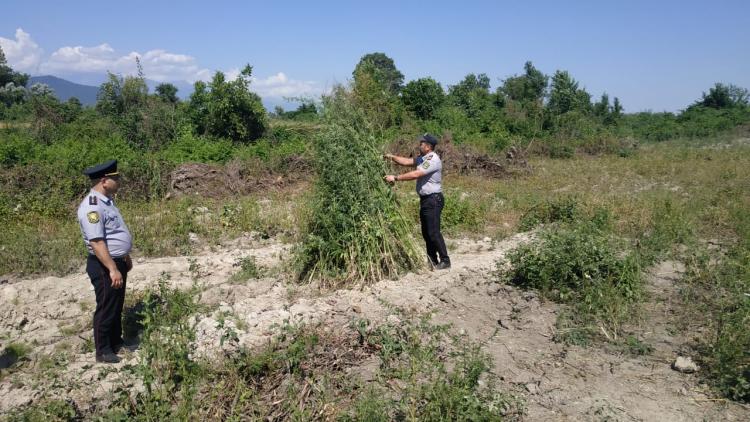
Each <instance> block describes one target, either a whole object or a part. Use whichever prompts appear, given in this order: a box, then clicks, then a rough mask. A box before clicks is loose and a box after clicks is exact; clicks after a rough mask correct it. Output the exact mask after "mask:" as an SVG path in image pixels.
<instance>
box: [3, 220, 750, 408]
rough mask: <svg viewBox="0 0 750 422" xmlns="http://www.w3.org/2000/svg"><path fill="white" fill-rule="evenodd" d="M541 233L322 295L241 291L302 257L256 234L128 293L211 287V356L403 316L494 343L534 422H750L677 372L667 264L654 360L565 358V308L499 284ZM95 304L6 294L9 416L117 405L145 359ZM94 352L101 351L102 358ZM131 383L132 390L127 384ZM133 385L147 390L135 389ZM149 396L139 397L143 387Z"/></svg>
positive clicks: (147, 263)
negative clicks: (105, 348)
mask: <svg viewBox="0 0 750 422" xmlns="http://www.w3.org/2000/svg"><path fill="white" fill-rule="evenodd" d="M530 240H531V237H530V235H529V234H519V235H516V236H514V237H512V238H509V239H506V240H503V241H501V242H491V241H489V240H488V239H485V240H482V241H474V240H466V239H462V240H456V241H453V242H450V243H452V244H453V247H452V260H453V268H452V269H450V270H448V271H440V272H424V273H421V274H411V273H410V274H407V275H405V276H403V277H401V278H400V279H398V280H383V281H381V282H379V283H376V284H373V285H371V286H367V287H364V288H361V289H341V290H336V291H332V292H321V291H319V290H316V289H314V288H312V287H309V286H297V285H294V284H292V283H289V282H288V281H286V280H285V279H284V277H283V276H276V277H271V276H269V277H265V278H262V279H260V280H251V281H249V282H247V283H244V284H239V285H238V284H232V283H231V282H229V281H228V279H229V278H230V276H231V275H232V274H233V273H235V272H237V270H238V268H237V266H236V264H237V262H238V260H239V259H240V258H242V257H247V256H254V257H255V259H256V262H257V263H258V264H259V265H260V266H262V267H264V268H268V269H270V271H271V273H274V272H276V273H278V274H283V271H281V270H280V269H279V268H280V265H282V264H281V263H282V262H283V260H284V259H285V258H286V257H288V255H289V251H290V246H289V245H285V244H281V243H278V242H276V241H274V240H258V239H255V238H253V237H251V236H247V237H243V238H240V239H237V240H235V241H232V242H231V243H227V244H225V245H223V246H222V247H220V248H213V249H206V250H204V251H203V252H201V253H199V254H197V255H195V256H192V257H168V258H157V259H145V260H144V259H139V260H138V261H140V262H136V265H135V268H134V269H133V271H132V272H131V273H130V275H129V279H128V294H129V295H134V296H135V295H137V294H138V293H137V292H139V291H143V290H144V289H146V288H148V287H152V286H153V285H154V284H155V283H156V282H157V280H158V279H159V278H160V277H163V275H162V274H166V275H168V277H169V282H170V283H174V284H175V285H177V286H185V287H187V286H189V285H191V284H192V283H193V281H194V280H198V281H199V282H200V283H201V284H203V285H204V286H205V291H204V292H203V293H202V296H201V301H203V302H205V303H207V304H211V305H215V309H216V310H215V311H214V312H213V313H212V314H211V315H210V316H206V317H203V318H202V319H201V320H200V321H199V322H198V324H197V338H198V340H197V349H196V352H197V354H199V355H204V356H214V355H221V354H225V353H226V354H229V353H232V352H233V351H234V350H236V349H237V348H238V347H242V346H253V345H258V344H262V343H264V342H265V341H267V340H268V339H269V337H270V336H271V335H273V333H274V328H273V327H274V326H275V325H277V324H281V323H284V322H285V321H289V322H305V323H323V324H324V326H326V327H327V329H331V330H337V329H346V328H347V327H348V326H349V325H350V324H351V323H352V321H355V320H357V319H361V318H366V319H369V320H370V321H374V322H384V321H392V318H394V317H395V316H394V315H392V308H391V306H396V307H399V308H402V309H405V310H407V311H413V312H416V313H430V314H431V315H432V318H433V321H435V322H436V323H441V324H443V323H450V324H452V327H453V328H452V329H453V330H455V332H456V333H457V334H459V335H463V336H466V337H467V339H470V340H472V341H476V342H480V343H481V344H483V346H484V349H485V351H486V352H487V353H488V354H489V355H490V356H491V357H492V359H493V360H494V369H493V372H494V373H495V374H496V375H497V376H498V377H500V379H501V384H500V386H499V387H500V388H502V389H504V390H507V391H511V392H513V393H515V394H518V395H520V396H523V398H524V400H525V402H526V414H525V419H527V420H534V421H536V420H618V421H619V420H621V421H631V420H635V421H640V420H643V421H683V420H748V419H750V410H748V408H746V407H744V406H742V405H738V404H734V403H729V402H725V401H722V400H717V399H715V398H714V397H713V396H711V395H710V392H709V391H708V390H707V389H706V388H705V386H703V385H701V384H700V383H699V376H698V375H696V374H690V375H688V374H682V373H679V372H676V371H674V370H672V369H671V368H670V364H671V363H672V361H673V360H674V358H675V357H676V356H677V355H678V354H679V353H681V352H683V351H684V350H683V346H682V345H683V344H684V342H683V341H682V340H681V339H680V338H679V337H674V336H673V335H672V334H670V332H673V331H675V330H670V329H669V325H670V315H671V310H670V309H671V308H670V307H671V306H672V301H671V300H670V298H671V297H672V296H673V295H676V294H677V293H676V292H677V290H676V288H675V283H677V282H678V281H679V276H680V271H681V268H680V266H679V263H662V264H661V265H660V266H657V267H656V268H655V269H654V270H653V271H652V272H651V274H650V275H649V276H648V280H649V286H650V290H651V293H652V295H651V297H652V299H651V301H650V302H649V304H647V306H646V318H645V322H644V323H643V324H642V326H640V327H637V332H638V333H640V334H641V335H640V337H641V338H643V339H644V341H646V342H647V343H648V344H650V345H652V346H653V347H654V351H653V352H652V353H648V354H646V355H644V356H631V355H629V354H625V353H623V352H621V351H617V350H607V348H602V347H589V348H581V347H577V346H565V345H563V344H561V343H556V342H555V341H554V340H553V336H554V334H555V321H556V318H557V313H558V312H559V309H560V308H559V306H558V305H556V304H553V303H550V302H545V301H542V300H540V299H539V298H538V297H537V296H536V295H535V294H534V293H533V292H524V291H521V290H518V289H516V288H514V287H511V286H504V285H500V284H498V283H496V282H495V281H494V277H493V276H492V273H493V272H494V271H495V267H496V262H497V261H498V259H501V258H502V257H503V256H504V255H505V254H506V253H507V252H508V251H509V250H510V249H512V248H514V247H515V246H517V245H518V244H519V243H521V242H526V241H530ZM93 306H94V294H93V291H92V288H91V284H90V282H89V280H88V278H87V277H86V275H85V273H84V271H83V270H81V271H80V272H79V273H77V274H74V275H70V276H67V277H62V278H59V277H45V278H39V279H34V280H22V281H10V282H5V283H4V284H2V285H0V349H2V348H4V347H5V346H7V345H8V344H9V343H11V342H23V343H26V344H32V345H34V346H33V351H32V352H31V355H32V356H37V357H39V356H43V355H49V356H65V357H64V362H56V361H55V358H47V359H37V358H35V359H32V361H30V362H27V363H26V364H24V365H22V366H21V367H20V368H19V369H17V370H15V371H13V372H12V373H10V374H8V375H5V376H3V377H2V379H0V413H5V412H7V411H9V410H11V409H14V408H17V407H19V406H23V405H26V404H28V403H31V402H33V401H37V400H40V399H44V398H66V399H70V400H73V401H75V403H76V405H77V406H79V408H87V407H88V406H90V405H92V403H93V402H95V401H96V400H99V399H100V398H102V397H106V396H107V395H108V394H110V390H111V389H112V388H113V387H114V386H115V385H117V384H119V383H122V382H123V380H124V379H125V378H127V377H128V376H129V375H127V373H128V371H124V370H122V369H123V368H124V367H126V366H127V365H132V364H133V363H134V362H135V360H136V359H137V353H138V352H137V351H136V352H135V353H131V354H128V355H126V359H124V361H123V362H122V363H120V364H118V365H112V366H106V365H101V364H95V363H93V361H94V356H93V353H92V352H86V353H84V352H82V350H84V349H86V343H87V342H89V343H90V337H91V334H90V326H91V322H90V319H91V313H92V309H93ZM221 314H223V315H230V316H231V318H227V319H226V321H225V323H224V324H223V326H224V328H223V329H224V330H226V329H227V328H228V327H231V328H232V329H233V330H234V331H235V332H236V333H237V341H224V342H222V341H221V337H222V335H223V333H224V332H223V331H222V329H221V328H218V325H219V324H218V321H217V318H218V315H221ZM89 347H90V346H89ZM125 382H126V385H127V380H125ZM133 383H135V384H137V383H136V382H135V381H133ZM136 387H137V385H136Z"/></svg>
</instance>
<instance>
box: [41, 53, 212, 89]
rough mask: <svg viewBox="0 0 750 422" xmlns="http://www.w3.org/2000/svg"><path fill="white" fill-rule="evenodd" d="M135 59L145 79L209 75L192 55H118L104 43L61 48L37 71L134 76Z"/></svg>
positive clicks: (182, 78) (201, 77) (161, 80)
mask: <svg viewBox="0 0 750 422" xmlns="http://www.w3.org/2000/svg"><path fill="white" fill-rule="evenodd" d="M136 58H137V59H140V61H141V66H143V72H144V73H145V74H146V77H147V78H149V79H153V80H155V81H159V82H163V81H177V80H185V81H189V82H194V81H196V80H198V79H204V78H205V77H206V75H207V74H209V73H210V72H209V71H208V69H202V68H200V67H199V66H198V64H197V63H196V60H195V58H194V57H192V56H188V55H185V54H175V53H170V52H168V51H165V50H160V49H158V50H149V51H147V52H145V53H143V54H141V53H139V52H137V51H132V52H130V53H128V54H125V55H118V54H117V53H116V52H115V50H114V49H113V48H112V47H110V46H109V45H108V44H101V45H98V46H95V47H83V46H76V47H62V48H59V49H58V50H57V51H55V52H54V53H52V56H50V58H49V60H47V61H46V62H44V63H43V64H42V66H41V70H42V71H43V72H45V73H74V72H86V73H93V72H102V73H103V72H106V71H109V72H113V73H117V74H123V75H134V74H136V73H137V72H138V68H137V65H136Z"/></svg>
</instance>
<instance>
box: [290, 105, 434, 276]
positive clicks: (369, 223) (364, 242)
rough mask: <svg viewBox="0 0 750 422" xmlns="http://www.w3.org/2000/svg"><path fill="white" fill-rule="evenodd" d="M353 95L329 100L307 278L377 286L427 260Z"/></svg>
mask: <svg viewBox="0 0 750 422" xmlns="http://www.w3.org/2000/svg"><path fill="white" fill-rule="evenodd" d="M347 95H348V94H347V93H346V92H345V91H343V90H340V91H338V92H336V93H335V94H334V95H333V96H332V97H330V98H328V100H327V102H326V114H325V116H326V121H327V126H326V128H325V129H324V130H323V131H322V133H321V134H320V135H319V136H317V138H316V139H315V150H316V154H317V173H318V181H317V183H316V186H315V196H314V198H313V199H312V204H311V214H310V217H309V221H308V225H307V233H306V235H305V237H304V240H303V242H302V246H301V248H300V249H299V250H298V253H297V263H298V268H299V279H300V280H302V281H310V280H313V279H320V280H323V281H324V282H325V284H328V285H335V284H339V283H342V282H373V281H376V280H379V279H382V278H383V277H393V276H396V275H398V274H400V273H403V272H406V271H409V270H414V269H417V268H419V267H420V266H421V262H422V256H421V255H420V253H419V252H418V251H419V248H418V247H417V244H416V242H415V240H414V237H413V235H412V230H411V228H410V226H409V223H408V219H406V218H405V217H404V215H403V214H402V212H401V210H400V208H399V206H398V204H397V202H396V195H395V193H394V192H393V191H392V190H391V188H390V187H389V186H388V185H387V184H386V183H385V182H384V181H383V176H384V175H385V172H386V165H385V162H384V160H383V159H382V154H381V152H380V151H379V150H378V148H377V145H378V143H377V140H376V139H375V136H374V135H373V131H372V129H371V127H370V125H369V123H368V122H367V120H366V119H365V117H364V116H363V114H362V112H361V111H358V110H357V109H355V108H354V107H353V106H352V104H351V103H350V101H351V100H350V99H348V98H347Z"/></svg>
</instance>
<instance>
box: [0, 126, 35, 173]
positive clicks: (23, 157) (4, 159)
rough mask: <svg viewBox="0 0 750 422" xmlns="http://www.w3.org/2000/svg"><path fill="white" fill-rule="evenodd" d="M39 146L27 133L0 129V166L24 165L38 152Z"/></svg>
mask: <svg viewBox="0 0 750 422" xmlns="http://www.w3.org/2000/svg"><path fill="white" fill-rule="evenodd" d="M40 150H41V148H40V146H39V144H37V143H36V142H35V141H34V139H33V138H32V137H30V136H29V135H28V134H27V133H24V132H22V131H18V130H0V167H11V166H17V165H20V166H22V165H25V164H28V163H30V162H31V161H33V160H34V159H35V158H36V157H37V156H38V155H39V153H40Z"/></svg>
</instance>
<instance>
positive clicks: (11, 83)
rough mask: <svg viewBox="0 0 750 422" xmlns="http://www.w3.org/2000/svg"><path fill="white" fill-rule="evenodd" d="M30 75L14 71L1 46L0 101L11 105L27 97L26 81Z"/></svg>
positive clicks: (8, 105)
mask: <svg viewBox="0 0 750 422" xmlns="http://www.w3.org/2000/svg"><path fill="white" fill-rule="evenodd" d="M28 81H29V75H27V74H25V73H21V72H16V71H14V70H13V69H12V68H11V67H10V66H8V61H7V59H6V58H5V53H4V52H3V49H2V47H0V103H4V105H5V106H7V107H10V106H12V105H13V104H18V103H22V102H23V101H24V100H25V99H26V89H25V87H26V83H27V82H28Z"/></svg>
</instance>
